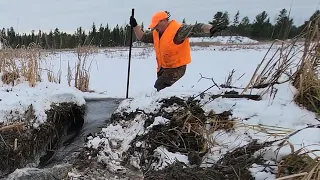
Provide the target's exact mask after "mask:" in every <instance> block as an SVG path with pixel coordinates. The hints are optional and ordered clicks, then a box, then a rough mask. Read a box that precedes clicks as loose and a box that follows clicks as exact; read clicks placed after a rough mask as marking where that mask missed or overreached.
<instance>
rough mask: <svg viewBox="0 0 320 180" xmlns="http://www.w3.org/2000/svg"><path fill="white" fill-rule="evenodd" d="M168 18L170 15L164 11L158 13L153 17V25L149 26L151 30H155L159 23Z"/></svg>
mask: <svg viewBox="0 0 320 180" xmlns="http://www.w3.org/2000/svg"><path fill="white" fill-rule="evenodd" d="M166 18H168V14H167V13H166V12H164V11H159V12H156V13H155V14H154V15H153V16H152V20H151V24H150V25H149V28H154V27H156V25H157V24H158V23H159V21H161V20H163V19H166Z"/></svg>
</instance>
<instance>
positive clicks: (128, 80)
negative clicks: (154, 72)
mask: <svg viewBox="0 0 320 180" xmlns="http://www.w3.org/2000/svg"><path fill="white" fill-rule="evenodd" d="M131 15H132V17H134V9H132V12H131ZM132 37H133V27H132V26H131V32H130V48H129V63H128V77H127V94H126V98H128V96H129V84H130V83H129V82H130V66H131V49H132Z"/></svg>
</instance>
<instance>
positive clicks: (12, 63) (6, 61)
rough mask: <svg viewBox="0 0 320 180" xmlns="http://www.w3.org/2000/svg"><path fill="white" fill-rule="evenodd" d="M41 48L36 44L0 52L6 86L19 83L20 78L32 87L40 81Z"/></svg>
mask: <svg viewBox="0 0 320 180" xmlns="http://www.w3.org/2000/svg"><path fill="white" fill-rule="evenodd" d="M40 59H41V48H40V47H39V46H38V45H37V44H34V43H31V44H30V45H29V46H28V47H21V48H17V49H12V48H6V49H4V50H1V51H0V72H1V73H2V78H1V79H2V81H3V83H5V84H9V83H12V85H15V84H16V83H15V82H17V83H18V82H19V81H18V80H20V79H19V78H23V79H22V80H26V81H28V82H29V85H30V86H31V87H34V86H35V85H36V82H38V81H40V80H41V79H40V76H41V75H40Z"/></svg>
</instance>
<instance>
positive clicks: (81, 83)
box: [67, 46, 98, 92]
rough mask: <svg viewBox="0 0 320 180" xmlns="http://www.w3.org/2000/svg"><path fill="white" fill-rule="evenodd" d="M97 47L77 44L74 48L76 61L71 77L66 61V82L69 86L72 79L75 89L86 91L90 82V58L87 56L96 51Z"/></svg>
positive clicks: (70, 70)
mask: <svg viewBox="0 0 320 180" xmlns="http://www.w3.org/2000/svg"><path fill="white" fill-rule="evenodd" d="M97 52H98V49H97V48H96V47H94V46H78V47H77V49H76V54H77V62H76V64H75V67H74V77H72V68H71V67H70V64H69V62H68V75H67V78H68V84H69V86H71V81H72V80H74V87H76V88H77V89H79V90H81V91H83V92H88V91H90V90H89V82H90V69H91V65H92V60H91V61H90V60H89V58H90V56H92V55H93V54H95V53H97Z"/></svg>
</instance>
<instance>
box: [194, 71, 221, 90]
mask: <svg viewBox="0 0 320 180" xmlns="http://www.w3.org/2000/svg"><path fill="white" fill-rule="evenodd" d="M199 74H200V76H201V77H200V79H199V80H198V82H200V81H201V79H208V80H211V81H212V82H213V84H214V85H215V86H216V87H217V88H218V89H219V90H220V87H219V86H218V84H217V83H216V82H215V81H214V80H213V78H208V77H204V76H202V74H201V73H199Z"/></svg>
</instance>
